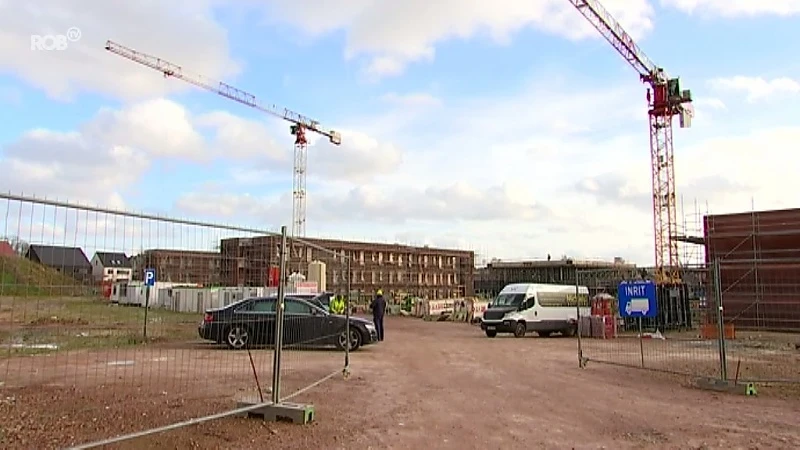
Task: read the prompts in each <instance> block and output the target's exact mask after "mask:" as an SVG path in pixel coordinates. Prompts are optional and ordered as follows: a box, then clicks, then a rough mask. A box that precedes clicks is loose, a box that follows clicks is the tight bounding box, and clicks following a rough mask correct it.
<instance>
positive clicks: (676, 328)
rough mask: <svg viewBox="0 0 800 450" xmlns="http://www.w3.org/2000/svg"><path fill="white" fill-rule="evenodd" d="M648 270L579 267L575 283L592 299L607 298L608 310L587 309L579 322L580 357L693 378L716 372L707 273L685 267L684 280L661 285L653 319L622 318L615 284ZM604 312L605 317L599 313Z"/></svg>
mask: <svg viewBox="0 0 800 450" xmlns="http://www.w3.org/2000/svg"><path fill="white" fill-rule="evenodd" d="M652 273H653V271H652V270H650V269H646V268H632V267H624V268H623V267H620V268H604V269H592V270H579V271H578V272H577V276H576V286H586V287H587V288H588V289H589V295H590V299H593V300H595V301H600V302H601V303H598V304H597V305H601V304H602V300H601V299H602V298H603V297H605V298H606V299H608V302H609V304H610V307H609V308H608V309H610V311H606V312H603V311H601V309H602V308H600V306H596V308H591V310H592V311H591V314H588V315H587V314H584V315H583V317H581V319H580V321H579V328H580V333H579V335H580V339H579V358H580V361H581V364H582V365H583V364H585V363H587V362H589V361H595V362H602V363H608V364H615V365H622V366H628V367H635V368H642V369H649V370H655V371H661V372H669V373H677V374H684V375H695V376H718V374H719V371H720V356H719V341H718V339H716V333H715V330H716V329H717V327H716V317H717V314H716V311H715V308H714V307H713V303H714V302H713V301H711V302H710V301H709V298H710V297H709V293H708V289H709V272H708V270H706V269H705V268H702V267H692V268H684V276H683V278H684V284H683V285H673V286H659V287H658V289H657V304H658V314H657V317H655V318H644V319H635V318H633V319H631V318H625V319H623V318H620V314H619V305H618V301H617V298H618V292H617V289H618V286H619V283H620V282H621V281H624V280H637V279H643V278H644V279H647V278H648V277H649V276H650V274H652ZM604 314H607V317H605V318H603V317H602V316H603V315H604Z"/></svg>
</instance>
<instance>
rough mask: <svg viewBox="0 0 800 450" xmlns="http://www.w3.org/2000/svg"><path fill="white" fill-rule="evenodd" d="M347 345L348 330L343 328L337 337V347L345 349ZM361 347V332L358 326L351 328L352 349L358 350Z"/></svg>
mask: <svg viewBox="0 0 800 450" xmlns="http://www.w3.org/2000/svg"><path fill="white" fill-rule="evenodd" d="M346 345H347V331H345V330H342V332H341V333H339V335H338V336H337V337H336V348H338V349H339V350H342V351H344V349H345V346H346ZM359 347H361V332H359V331H358V330H357V329H356V328H350V351H351V352H352V351H353V350H358V348H359Z"/></svg>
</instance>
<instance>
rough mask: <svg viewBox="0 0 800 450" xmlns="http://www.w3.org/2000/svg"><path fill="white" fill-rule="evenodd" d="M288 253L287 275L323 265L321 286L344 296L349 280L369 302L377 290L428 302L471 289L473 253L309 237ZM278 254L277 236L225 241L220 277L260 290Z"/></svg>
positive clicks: (355, 295)
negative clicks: (316, 262) (419, 298)
mask: <svg viewBox="0 0 800 450" xmlns="http://www.w3.org/2000/svg"><path fill="white" fill-rule="evenodd" d="M308 244H311V245H308ZM316 247H322V248H325V249H328V251H319V250H318V249H317V248H316ZM288 251H289V259H288V262H287V264H288V269H289V271H290V272H292V273H299V274H301V275H303V276H305V277H307V278H308V277H310V273H309V264H310V263H312V262H314V261H319V262H322V263H324V264H325V265H324V267H325V277H324V278H325V281H324V282H323V283H319V280H317V282H318V283H319V284H320V287H321V288H322V289H323V290H330V291H333V292H346V291H347V290H348V278H349V283H350V284H349V292H350V295H351V296H352V298H354V299H367V298H371V297H372V296H374V293H375V290H376V289H382V290H383V291H384V292H385V293H386V294H388V295H390V296H391V297H393V298H403V297H406V296H409V295H411V296H417V297H424V298H431V299H438V298H455V297H462V298H463V297H470V296H472V295H473V291H474V280H473V276H474V274H473V270H474V267H475V253H474V252H472V251H465V250H447V249H437V248H431V247H413V246H409V245H400V244H380V243H366V242H354V241H337V240H329V239H310V238H305V239H303V240H302V242H297V241H292V242H291V243H290V245H289V249H288ZM279 254H280V237H276V236H261V237H255V238H232V239H225V240H223V241H222V242H221V243H220V258H221V260H222V266H221V275H220V278H221V280H222V281H223V283H225V284H227V285H230V286H263V285H265V281H266V280H267V279H268V278H269V276H268V273H269V271H270V269H273V270H275V269H277V268H278V258H279ZM334 254H337V255H340V256H339V257H338V258H337V257H336V256H334ZM347 259H349V264H348V262H347ZM347 270H349V271H350V274H349V277H348V276H347V275H348V274H347ZM312 278H313V277H312ZM317 278H319V277H317Z"/></svg>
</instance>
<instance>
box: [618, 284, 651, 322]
mask: <svg viewBox="0 0 800 450" xmlns="http://www.w3.org/2000/svg"><path fill="white" fill-rule="evenodd" d="M618 292H619V295H618V297H619V315H620V317H656V316H657V315H658V299H657V295H656V284H655V283H654V282H652V281H644V280H635V281H623V282H622V283H620V284H619V291H618Z"/></svg>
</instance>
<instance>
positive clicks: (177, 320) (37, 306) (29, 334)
mask: <svg viewBox="0 0 800 450" xmlns="http://www.w3.org/2000/svg"><path fill="white" fill-rule="evenodd" d="M144 313H145V311H144V308H140V307H134V306H119V305H114V304H111V303H109V302H108V300H106V299H98V298H80V297H78V298H76V297H35V298H28V297H0V358H4V357H9V356H18V355H30V354H42V353H51V352H56V351H66V350H76V349H96V348H121V347H129V346H134V345H140V344H153V343H169V342H185V341H187V340H193V339H197V324H198V322H199V320H200V317H199V315H198V314H196V313H180V312H174V311H165V310H161V309H150V310H148V311H147V339H145V338H144V327H145V314H144Z"/></svg>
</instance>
